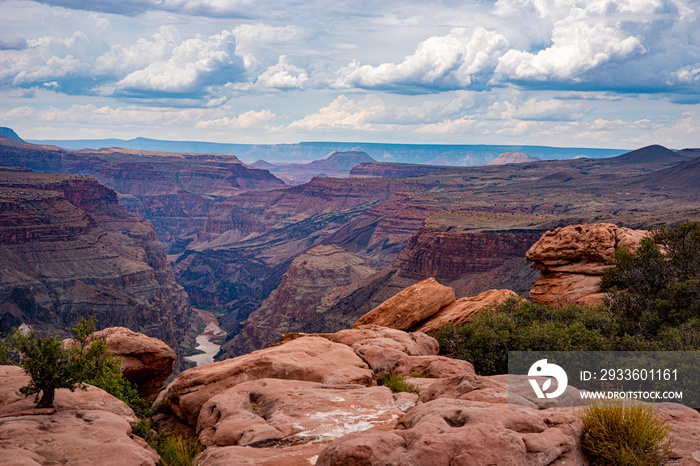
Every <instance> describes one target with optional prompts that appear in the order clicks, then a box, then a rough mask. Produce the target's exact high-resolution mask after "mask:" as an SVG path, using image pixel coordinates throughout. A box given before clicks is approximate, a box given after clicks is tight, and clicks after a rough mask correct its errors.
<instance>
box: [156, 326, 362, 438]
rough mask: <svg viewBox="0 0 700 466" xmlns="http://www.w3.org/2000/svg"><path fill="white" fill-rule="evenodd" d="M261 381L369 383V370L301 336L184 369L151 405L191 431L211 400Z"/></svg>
mask: <svg viewBox="0 0 700 466" xmlns="http://www.w3.org/2000/svg"><path fill="white" fill-rule="evenodd" d="M264 378H272V379H287V380H306V381H310V382H318V383H323V384H328V385H343V384H359V385H365V386H370V385H373V384H374V379H373V373H372V371H371V370H370V369H369V368H368V367H367V365H366V364H365V363H364V361H362V359H360V357H358V356H357V355H356V354H355V352H354V351H353V350H352V349H351V348H349V347H348V346H347V345H344V344H340V343H336V342H333V341H329V340H327V339H325V338H320V337H306V338H299V339H296V340H293V341H290V342H289V343H285V344H283V345H280V346H276V347H273V348H266V349H262V350H258V351H255V352H253V353H250V354H246V355H243V356H239V357H237V358H233V359H226V360H224V361H220V362H215V363H213V364H208V365H206V366H200V367H194V368H192V369H188V370H186V371H184V372H182V373H180V374H179V375H178V376H177V377H176V378H175V380H173V381H172V382H171V383H170V384H169V385H168V386H167V387H166V389H165V390H163V391H162V392H161V393H160V395H159V396H158V399H157V400H156V403H155V404H156V405H158V404H160V403H163V405H164V407H165V408H166V409H167V410H168V411H169V412H170V415H171V416H173V417H174V418H175V420H177V421H179V422H181V423H184V424H185V425H187V426H189V427H191V428H194V427H195V426H196V425H197V418H198V416H199V412H200V410H201V408H202V406H203V405H204V404H205V403H206V402H207V401H208V400H210V399H211V398H212V397H214V396H215V395H217V394H219V393H221V392H223V391H224V390H226V389H228V388H231V387H233V386H235V385H237V384H239V383H242V382H246V381H249V380H257V379H264Z"/></svg>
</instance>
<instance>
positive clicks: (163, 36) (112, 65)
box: [94, 26, 182, 74]
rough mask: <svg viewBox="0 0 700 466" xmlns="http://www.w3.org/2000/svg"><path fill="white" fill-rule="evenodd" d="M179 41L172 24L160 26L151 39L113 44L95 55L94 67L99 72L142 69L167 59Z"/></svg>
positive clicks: (178, 35)
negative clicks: (133, 42) (107, 50)
mask: <svg viewBox="0 0 700 466" xmlns="http://www.w3.org/2000/svg"><path fill="white" fill-rule="evenodd" d="M180 43H182V38H181V37H180V34H179V33H178V31H177V29H176V28H175V27H174V26H161V27H160V29H159V30H158V32H156V33H155V34H153V36H152V40H148V39H145V38H139V39H138V40H137V41H136V43H135V44H133V45H129V46H124V45H121V44H115V45H113V46H112V47H111V48H110V50H109V52H107V53H105V54H104V55H102V56H99V57H97V59H96V60H95V68H94V69H95V72H97V73H100V74H104V73H120V72H131V71H135V70H138V69H142V68H144V67H146V66H148V64H149V63H152V62H155V61H162V60H165V59H167V58H168V57H169V56H170V55H171V54H172V52H173V50H174V49H175V47H177V46H178V45H179V44H180Z"/></svg>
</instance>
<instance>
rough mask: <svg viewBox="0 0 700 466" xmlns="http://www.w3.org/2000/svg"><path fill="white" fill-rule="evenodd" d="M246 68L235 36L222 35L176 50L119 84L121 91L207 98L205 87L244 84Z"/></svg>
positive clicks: (184, 44)
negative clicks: (239, 82)
mask: <svg viewBox="0 0 700 466" xmlns="http://www.w3.org/2000/svg"><path fill="white" fill-rule="evenodd" d="M243 71H244V70H243V66H242V63H240V58H239V57H238V56H237V55H236V54H235V36H234V35H233V33H232V32H231V31H222V32H221V34H216V35H213V36H210V37H208V38H203V37H196V38H193V39H188V40H185V41H183V42H182V43H181V44H179V45H178V46H176V47H175V48H174V49H173V51H172V54H171V56H170V57H169V58H168V59H167V60H159V61H155V62H153V63H151V64H150V65H148V66H146V67H145V68H143V69H140V70H137V71H134V72H132V73H130V74H129V75H127V76H126V77H125V78H123V79H122V80H120V81H119V82H117V88H118V89H119V90H120V91H127V92H139V93H152V92H155V93H173V94H193V95H198V94H204V93H205V89H204V88H205V87H206V86H207V85H212V84H223V83H226V82H231V81H238V80H241V75H242V74H243Z"/></svg>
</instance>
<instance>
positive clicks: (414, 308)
mask: <svg viewBox="0 0 700 466" xmlns="http://www.w3.org/2000/svg"><path fill="white" fill-rule="evenodd" d="M454 301H455V292H454V290H453V289H452V288H450V287H448V286H443V285H441V284H439V283H438V282H437V281H436V280H435V279H434V278H428V279H425V280H423V281H422V282H418V283H416V284H415V285H412V286H409V287H408V288H406V289H405V290H403V291H400V292H399V293H398V294H396V295H395V296H393V297H392V298H389V299H387V300H386V301H384V302H383V303H382V304H380V305H379V306H377V307H375V308H374V309H372V310H371V311H369V312H368V313H367V314H365V315H364V316H362V317H360V318H359V319H358V320H357V322H355V325H353V328H355V327H359V326H361V325H380V326H382V327H390V328H395V329H398V330H408V329H410V328H412V327H413V326H414V325H416V324H417V323H419V322H421V321H423V320H425V319H427V318H428V317H430V316H432V315H433V314H435V313H436V312H438V311H439V310H440V309H442V308H443V307H445V306H447V305H449V304H452V303H453V302H454Z"/></svg>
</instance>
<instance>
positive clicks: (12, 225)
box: [0, 171, 191, 348]
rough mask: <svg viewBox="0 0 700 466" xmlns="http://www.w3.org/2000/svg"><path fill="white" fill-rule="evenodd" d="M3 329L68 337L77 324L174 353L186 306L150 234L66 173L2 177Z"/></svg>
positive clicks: (99, 191)
mask: <svg viewBox="0 0 700 466" xmlns="http://www.w3.org/2000/svg"><path fill="white" fill-rule="evenodd" d="M0 203H1V204H2V210H1V211H0V326H1V330H2V331H8V330H10V329H11V328H12V327H15V326H18V325H20V324H22V323H26V324H28V325H30V326H32V327H33V328H34V329H36V330H38V331H39V332H41V333H49V332H57V333H59V334H61V335H66V336H67V335H68V334H69V332H70V329H71V328H72V327H74V326H75V325H76V324H77V323H78V319H79V318H80V317H87V316H89V315H95V316H96V318H97V323H98V326H99V327H100V328H103V327H112V326H122V327H128V328H130V329H133V330H137V331H140V332H142V333H144V334H146V335H149V336H152V337H156V338H159V339H161V340H163V341H165V342H167V343H168V344H169V345H171V346H172V347H174V348H177V347H178V346H179V343H180V340H181V337H182V335H183V333H184V332H185V331H186V329H187V328H188V326H189V320H190V312H191V309H190V305H189V300H188V298H187V295H186V293H185V292H184V290H183V289H182V287H180V286H179V285H177V284H176V283H175V280H174V275H173V273H172V269H171V267H170V265H169V263H168V262H167V260H166V258H165V254H164V253H163V249H162V247H161V245H160V243H159V242H158V238H157V236H156V234H155V232H154V231H153V228H152V227H151V226H150V225H149V224H147V223H146V222H144V221H142V220H139V219H138V218H137V217H135V216H134V215H131V214H129V213H128V212H126V211H125V210H124V209H123V208H122V207H120V206H119V204H118V203H117V196H116V193H115V192H114V191H112V190H110V189H108V188H106V187H104V186H102V185H100V184H99V183H97V182H96V181H95V180H93V179H91V178H88V177H82V176H72V175H52V174H42V173H31V172H26V171H0Z"/></svg>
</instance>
